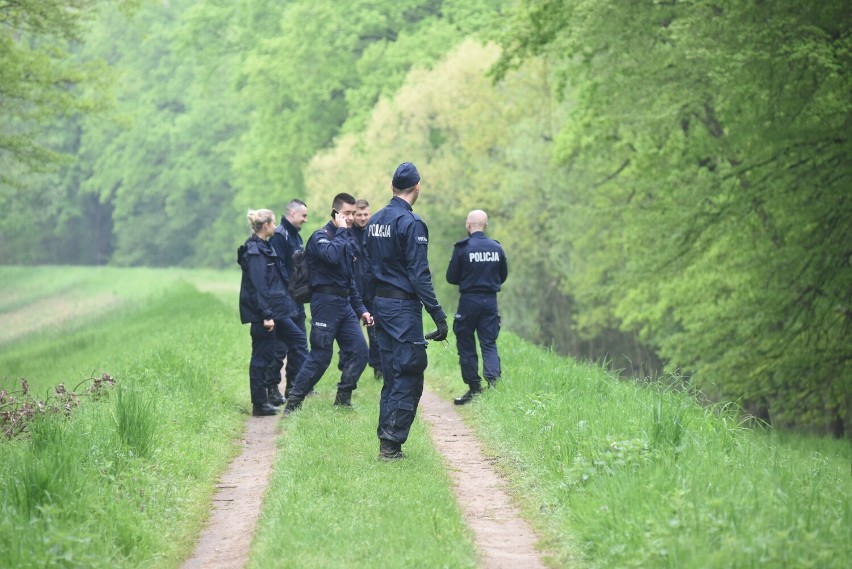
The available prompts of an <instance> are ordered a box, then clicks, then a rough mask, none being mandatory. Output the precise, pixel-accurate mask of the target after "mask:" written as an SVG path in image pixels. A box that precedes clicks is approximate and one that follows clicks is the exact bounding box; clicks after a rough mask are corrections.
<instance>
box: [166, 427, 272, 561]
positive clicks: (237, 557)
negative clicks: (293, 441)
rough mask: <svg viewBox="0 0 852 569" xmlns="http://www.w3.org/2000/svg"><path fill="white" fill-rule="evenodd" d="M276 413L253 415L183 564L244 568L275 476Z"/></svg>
mask: <svg viewBox="0 0 852 569" xmlns="http://www.w3.org/2000/svg"><path fill="white" fill-rule="evenodd" d="M278 434H279V430H278V420H277V418H276V417H251V418H249V420H248V425H247V426H246V431H245V433H244V434H243V438H242V440H241V441H240V442H241V444H242V447H243V451H242V452H241V453H240V456H238V457H237V458H236V459H234V461H233V462H231V465H230V466H229V467H228V470H227V472H225V473H224V474H223V475H222V478H221V479H220V481H219V484H217V485H216V487H217V488H218V490H217V492H216V495H215V496H214V497H213V512H212V515H211V516H210V521H209V522H208V524H207V527H206V528H205V529H204V531H203V532H202V533H201V537H200V538H199V540H198V543H197V544H196V546H195V552H194V553H193V554H192V557H190V558H189V559H188V560H187V561H186V562H185V563H184V564H183V569H202V568H203V569H208V568H215V569H239V568H241V567H244V566H245V565H246V563H247V562H248V555H249V546H250V545H251V538H252V535H253V534H254V528H255V526H256V525H257V519H258V517H259V516H260V510H261V507H262V504H263V498H264V496H265V495H266V487H267V486H268V485H269V479H270V478H271V476H272V466H273V464H274V462H275V454H276V451H277V447H276V445H275V440H276V439H277V438H278Z"/></svg>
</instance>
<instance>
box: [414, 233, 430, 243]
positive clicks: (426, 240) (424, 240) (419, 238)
mask: <svg viewBox="0 0 852 569" xmlns="http://www.w3.org/2000/svg"><path fill="white" fill-rule="evenodd" d="M414 240H415V241H417V243H418V244H419V245H427V244H428V243H429V238H428V237H426V236H425V235H417V236H416V237H415V238H414Z"/></svg>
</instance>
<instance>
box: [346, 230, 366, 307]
mask: <svg viewBox="0 0 852 569" xmlns="http://www.w3.org/2000/svg"><path fill="white" fill-rule="evenodd" d="M349 234H350V237H351V239H352V245H353V246H354V247H355V284H356V285H357V286H358V292H359V293H361V299H362V300H364V301H365V302H366V301H367V300H368V297H367V294H366V292H365V290H366V288H365V287H366V284H367V281H368V276H367V275H368V272H369V268H368V267H367V258H366V256H365V255H364V237H365V236H366V234H367V227H366V226H364V227H363V228H361V227H358V226H357V225H353V226H352V227H350V228H349Z"/></svg>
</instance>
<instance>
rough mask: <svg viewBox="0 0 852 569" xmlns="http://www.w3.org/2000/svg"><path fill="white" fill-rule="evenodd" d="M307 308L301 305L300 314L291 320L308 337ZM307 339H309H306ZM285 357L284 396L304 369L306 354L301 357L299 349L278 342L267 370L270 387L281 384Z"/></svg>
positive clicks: (275, 387) (268, 385) (276, 387)
mask: <svg viewBox="0 0 852 569" xmlns="http://www.w3.org/2000/svg"><path fill="white" fill-rule="evenodd" d="M305 318H306V316H305V310H304V308H301V307H300V310H299V314H297V315H296V316H293V318H291V320H292V321H293V323H294V324H295V325H296V327H298V328H299V330H301V331H302V334H304V335H305V338H307V335H308V331H307V328H306V327H305ZM306 341H307V340H306ZM284 358H287V369H285V370H284V377H285V378H286V382H285V384H284V397H287V396H288V395H289V393H290V389H292V388H293V382H294V381H295V380H296V375H297V374H298V373H299V370H300V369H302V363H304V361H305V356H303V357H301V358H299V354H298V349H294V350H291V349H290V346H289V345H287V344H286V343H285V342H276V345H275V358H274V359H273V360H272V364H271V365H270V366H269V368H268V369H267V370H266V387H267V388H268V389H279V388H278V386H279V385H280V384H281V368H283V367H284Z"/></svg>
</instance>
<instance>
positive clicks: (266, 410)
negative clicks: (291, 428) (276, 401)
mask: <svg viewBox="0 0 852 569" xmlns="http://www.w3.org/2000/svg"><path fill="white" fill-rule="evenodd" d="M277 413H278V409H276V408H275V407H273V406H272V405H270V404H269V403H262V404H260V405H252V407H251V414H252V415H253V416H255V417H269V416H270V415H276V414H277Z"/></svg>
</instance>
